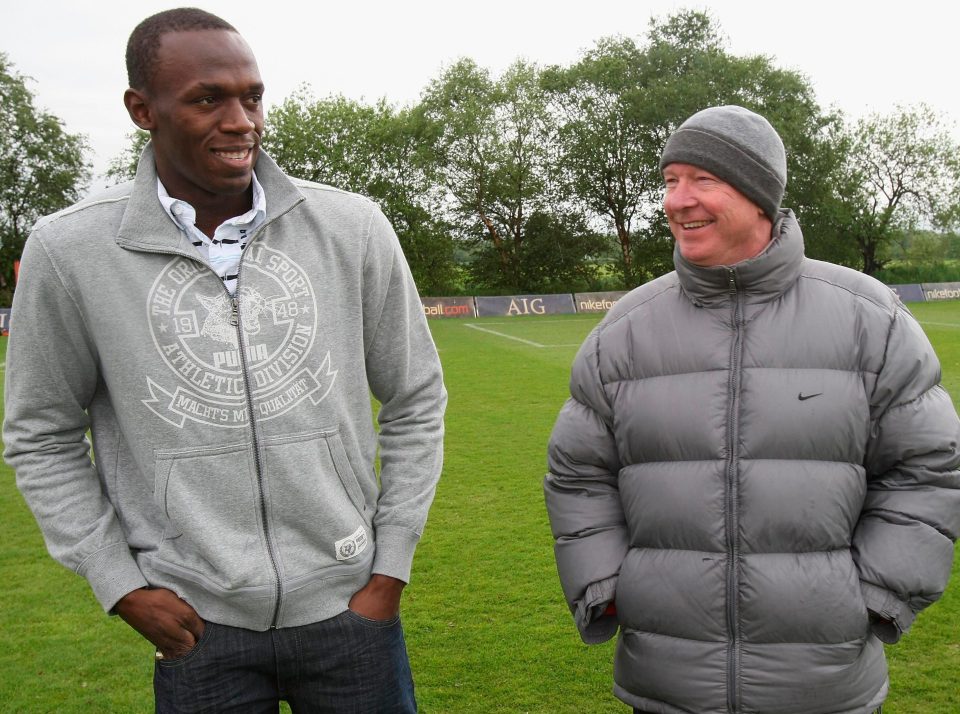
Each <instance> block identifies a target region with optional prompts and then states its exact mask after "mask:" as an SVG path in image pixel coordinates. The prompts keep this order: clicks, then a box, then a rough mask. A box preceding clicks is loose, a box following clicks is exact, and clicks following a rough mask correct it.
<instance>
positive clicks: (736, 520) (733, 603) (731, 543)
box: [725, 270, 743, 714]
mask: <svg viewBox="0 0 960 714" xmlns="http://www.w3.org/2000/svg"><path fill="white" fill-rule="evenodd" d="M727 284H728V287H729V293H730V308H731V315H730V318H731V327H732V328H733V341H732V343H731V345H730V377H729V382H728V393H727V433H726V440H727V444H726V446H727V466H726V508H725V511H726V515H725V520H726V538H727V575H726V586H727V631H728V633H729V636H730V641H729V645H728V647H727V710H728V711H729V712H730V713H731V714H737V712H739V711H740V708H739V707H740V691H739V689H740V688H739V681H740V649H741V635H740V612H739V610H740V601H739V589H740V587H739V586H740V532H739V531H740V512H739V501H740V494H739V485H740V484H739V474H738V471H739V451H738V448H737V443H738V441H739V439H740V428H739V427H740V425H739V416H740V414H739V412H740V388H741V367H742V361H743V308H742V305H741V293H740V288H739V286H738V285H737V274H736V273H735V272H734V271H733V270H728V272H727Z"/></svg>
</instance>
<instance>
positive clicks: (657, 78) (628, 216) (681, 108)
mask: <svg viewBox="0 0 960 714" xmlns="http://www.w3.org/2000/svg"><path fill="white" fill-rule="evenodd" d="M544 77H545V79H544V82H545V86H546V87H547V89H548V90H549V91H550V93H551V104H552V106H553V107H555V108H556V111H557V112H558V113H559V115H560V116H561V118H562V119H561V127H560V130H559V133H558V136H559V152H560V155H561V157H562V160H561V163H562V165H563V166H565V167H566V185H567V187H568V190H569V192H570V194H571V196H572V198H573V200H574V201H577V202H580V203H581V205H583V206H584V208H585V209H586V210H588V211H590V212H591V213H592V214H593V215H594V216H597V217H598V218H600V219H602V220H604V222H606V223H607V224H608V225H610V226H611V227H612V228H613V231H614V234H615V236H616V240H617V243H618V248H619V254H620V261H619V262H620V269H621V273H622V276H623V282H624V286H625V287H631V286H633V285H635V284H637V283H638V282H641V281H643V280H646V279H649V278H651V277H654V276H655V275H658V274H660V273H661V272H664V271H665V270H669V269H670V265H671V262H670V250H671V246H672V241H670V240H669V238H668V236H669V231H668V229H667V226H666V223H665V221H664V220H663V217H662V211H661V210H660V203H661V200H662V186H663V181H662V178H661V176H660V171H659V158H660V153H661V151H662V150H663V146H664V144H665V143H666V140H667V138H668V137H669V135H670V134H671V133H672V132H673V130H674V129H676V127H677V126H678V125H679V124H680V123H681V122H682V121H683V120H685V119H686V118H687V117H689V116H690V115H691V114H693V113H694V112H696V111H698V110H700V109H704V108H706V107H709V106H714V105H718V104H740V105H742V106H745V107H747V108H750V109H753V110H754V111H757V112H759V113H760V114H763V115H764V116H765V117H767V118H768V119H769V120H770V122H771V123H772V124H773V125H774V127H776V128H777V130H778V132H779V133H780V135H781V136H782V138H783V139H784V143H785V144H786V146H787V156H788V162H789V166H788V171H789V173H790V174H791V176H793V175H799V174H803V173H804V172H803V167H804V165H805V164H811V165H814V164H816V163H817V162H821V163H825V162H827V161H828V160H829V159H830V154H829V152H827V151H826V150H825V144H823V141H822V136H823V135H824V134H825V133H826V131H827V127H828V126H829V123H830V122H829V120H828V118H824V117H823V116H822V115H821V112H820V109H819V107H818V105H817V103H816V101H815V99H814V93H813V89H812V87H811V86H810V84H809V82H808V81H807V80H806V79H805V78H803V77H802V76H801V75H799V74H797V73H795V72H790V71H786V70H781V69H778V68H776V67H774V66H773V64H772V62H771V60H770V59H769V58H767V57H737V56H734V55H731V54H730V53H729V52H727V50H726V49H725V48H724V46H723V42H722V33H721V32H720V28H719V26H718V25H717V24H716V22H715V21H714V20H713V19H712V18H711V16H710V15H709V14H707V13H704V12H695V11H685V12H680V13H678V14H676V15H672V16H669V17H667V18H666V19H663V20H658V19H652V20H651V24H650V28H649V30H648V33H647V38H646V43H645V44H643V45H638V44H636V43H635V42H634V41H633V40H629V39H619V38H616V39H613V38H608V39H604V40H601V41H599V42H598V43H597V45H596V46H595V47H594V48H593V49H592V50H589V51H588V52H586V53H585V54H584V55H583V57H582V58H581V59H580V61H579V62H578V63H576V64H575V65H573V66H571V67H568V68H558V67H554V68H550V69H549V70H548V71H547V72H545V75H544ZM807 176H808V180H802V181H798V182H797V183H796V184H795V185H791V186H790V192H789V194H788V200H797V201H798V216H799V215H800V214H801V213H803V212H805V211H807V206H808V205H818V206H819V205H820V204H814V202H813V194H814V193H816V191H817V190H819V188H820V187H822V186H823V185H824V184H825V183H826V182H827V180H828V177H827V176H825V175H822V174H807ZM788 185H790V184H789V183H788ZM785 205H790V204H785ZM809 213H810V218H811V219H815V218H816V216H815V215H814V214H813V213H812V212H809ZM811 227H812V228H813V229H814V232H816V230H817V228H818V226H817V225H816V221H815V220H814V223H813V224H811Z"/></svg>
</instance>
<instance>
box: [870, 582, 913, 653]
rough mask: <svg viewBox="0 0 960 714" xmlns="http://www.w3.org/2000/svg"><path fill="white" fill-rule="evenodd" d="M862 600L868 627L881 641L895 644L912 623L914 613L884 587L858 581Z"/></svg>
mask: <svg viewBox="0 0 960 714" xmlns="http://www.w3.org/2000/svg"><path fill="white" fill-rule="evenodd" d="M860 589H861V591H862V592H863V600H864V602H865V603H866V605H867V611H868V612H870V613H871V615H873V616H874V617H871V618H870V629H871V630H872V631H873V634H875V635H876V636H877V637H878V638H879V639H880V641H881V642H885V643H886V644H888V645H892V644H895V643H896V642H897V641H898V640H899V639H900V638H901V637H902V636H903V635H904V634H906V632H907V630H909V629H910V625H911V624H913V618H914V617H916V613H914V612H913V610H911V609H910V606H909V605H908V604H907V603H905V602H904V601H903V600H901V599H900V598H898V597H897V596H896V595H895V594H894V593H892V592H890V591H889V590H885V589H884V588H881V587H878V586H876V585H872V584H870V583H866V582H864V581H862V580H861V581H860Z"/></svg>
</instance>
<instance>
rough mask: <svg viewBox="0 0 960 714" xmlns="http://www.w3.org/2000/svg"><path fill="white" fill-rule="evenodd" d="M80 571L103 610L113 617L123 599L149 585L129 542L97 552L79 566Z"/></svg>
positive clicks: (116, 544)
mask: <svg viewBox="0 0 960 714" xmlns="http://www.w3.org/2000/svg"><path fill="white" fill-rule="evenodd" d="M77 572H78V573H79V574H80V575H82V576H83V577H84V578H86V579H87V582H88V583H90V587H91V588H92V589H93V594H94V596H95V597H96V598H97V601H98V602H99V603H100V605H101V607H103V609H104V610H105V611H106V612H109V613H111V614H112V610H113V606H114V605H116V604H117V602H118V601H119V600H120V598H122V597H123V596H124V595H126V594H127V593H129V592H133V591H134V590H137V589H139V588H145V587H147V586H148V585H149V583H148V582H147V580H146V578H144V577H143V573H141V572H140V568H139V567H138V566H137V562H136V561H135V560H134V559H133V556H132V555H131V554H130V548H129V547H128V546H127V544H126V543H115V544H114V545H111V546H108V547H106V548H103V549H101V550H98V551H97V552H96V553H94V554H93V555H91V556H90V557H89V558H87V559H86V560H85V561H83V563H81V564H80V567H79V568H77Z"/></svg>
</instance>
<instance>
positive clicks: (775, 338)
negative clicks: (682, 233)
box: [544, 211, 960, 714]
mask: <svg viewBox="0 0 960 714" xmlns="http://www.w3.org/2000/svg"><path fill="white" fill-rule="evenodd" d="M675 262H676V267H677V270H676V272H674V273H671V274H669V275H665V276H663V277H662V278H659V279H657V280H654V281H652V282H650V283H647V284H646V285H643V286H641V287H639V288H637V289H636V290H634V291H633V292H632V293H630V294H629V295H628V296H626V297H625V298H623V299H622V300H620V301H619V302H618V303H617V305H616V306H615V307H614V308H613V309H612V310H611V311H610V313H609V314H608V315H607V316H606V318H605V319H604V320H603V322H602V323H601V324H600V325H598V327H597V328H596V329H595V330H594V332H593V333H592V334H591V335H590V336H589V338H588V339H587V340H586V342H585V343H584V345H583V346H582V348H581V349H580V352H579V354H578V355H577V358H576V361H575V363H574V366H573V373H572V377H571V395H572V397H571V399H569V400H568V401H567V403H566V404H565V405H564V407H563V409H562V411H561V413H560V416H559V418H558V420H557V423H556V426H555V427H554V431H553V435H552V437H551V440H550V447H549V469H550V473H549V474H548V475H547V477H546V480H545V484H544V487H545V491H546V501H547V509H548V511H549V515H550V520H551V524H552V528H553V535H554V538H555V539H556V548H555V550H556V558H557V567H558V570H559V573H560V579H561V582H562V585H563V590H564V594H565V596H566V599H567V602H568V604H569V606H570V608H571V610H572V611H573V613H574V617H575V620H576V622H577V625H578V627H579V629H580V632H581V636H582V637H583V639H584V641H586V642H600V641H604V640H606V639H609V638H610V637H611V636H613V634H614V633H615V632H616V630H617V628H618V627H619V629H620V637H619V642H618V645H617V653H616V661H615V667H614V679H615V686H614V692H615V694H616V695H617V696H618V697H620V698H621V699H622V700H623V701H625V702H627V703H628V704H630V705H632V706H635V707H639V708H640V709H642V710H644V711H648V712H658V713H664V714H679V713H681V712H682V713H685V714H690V713H695V714H718V713H720V712H724V713H734V712H736V713H737V714H825V713H828V712H829V713H831V714H840V713H841V712H842V713H844V714H854V713H857V714H859V713H861V712H863V713H866V712H869V711H872V710H873V709H874V708H876V706H878V705H879V704H880V703H881V702H882V701H883V699H884V697H885V696H886V692H887V669H886V663H885V660H884V653H883V647H882V644H881V640H884V641H887V642H893V641H896V640H897V639H898V638H899V636H900V634H902V633H903V632H905V631H906V630H907V629H908V628H909V626H910V623H911V621H912V620H913V618H914V615H915V614H916V613H917V612H918V611H919V610H921V609H922V608H924V607H926V606H927V605H929V604H930V603H932V602H933V601H935V600H936V599H937V598H938V597H939V596H940V594H941V593H942V592H943V590H944V588H945V586H946V583H947V579H948V577H949V573H950V567H951V561H952V557H953V541H954V540H955V539H956V538H957V535H958V532H960V474H958V472H957V470H956V469H957V467H958V463H960V455H958V449H957V445H958V436H960V425H958V420H957V415H956V412H955V410H954V407H953V404H952V403H951V401H950V398H949V396H948V395H947V394H946V392H944V390H943V389H942V388H941V387H940V386H939V381H940V367H939V364H938V362H937V358H936V356H935V355H934V352H933V349H932V348H931V346H930V344H929V342H928V341H927V339H926V337H925V336H924V334H923V332H922V331H921V329H920V327H919V326H918V325H917V323H916V321H915V320H914V319H913V318H912V317H911V316H910V314H909V313H908V312H907V310H906V309H905V308H904V307H903V305H902V304H900V302H899V301H898V300H897V298H896V297H895V296H894V295H893V293H892V292H891V291H890V290H889V289H887V288H885V287H884V286H883V285H881V284H880V283H878V282H876V281H875V280H873V279H871V278H868V277H866V276H864V275H861V274H860V273H857V272H855V271H852V270H848V269H846V268H841V267H839V266H835V265H831V264H828V263H822V262H818V261H814V260H809V259H806V258H804V255H803V238H802V236H801V234H800V229H799V226H798V225H797V223H796V220H795V219H794V217H793V214H792V213H791V212H789V211H783V212H782V214H781V216H780V218H779V220H778V221H777V223H776V225H775V227H774V240H773V241H772V242H771V243H770V245H769V246H768V247H767V249H766V250H765V251H764V252H763V253H762V254H760V255H759V256H757V257H755V258H753V259H750V260H747V261H744V262H742V263H739V264H737V265H735V266H732V267H723V266H721V267H716V268H700V267H696V266H693V265H691V264H689V263H686V262H685V261H684V260H683V259H682V257H680V256H679V255H677V256H676V258H675ZM611 601H614V602H615V605H616V615H610V614H605V610H606V609H607V605H608V604H609V603H610V602H611Z"/></svg>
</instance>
